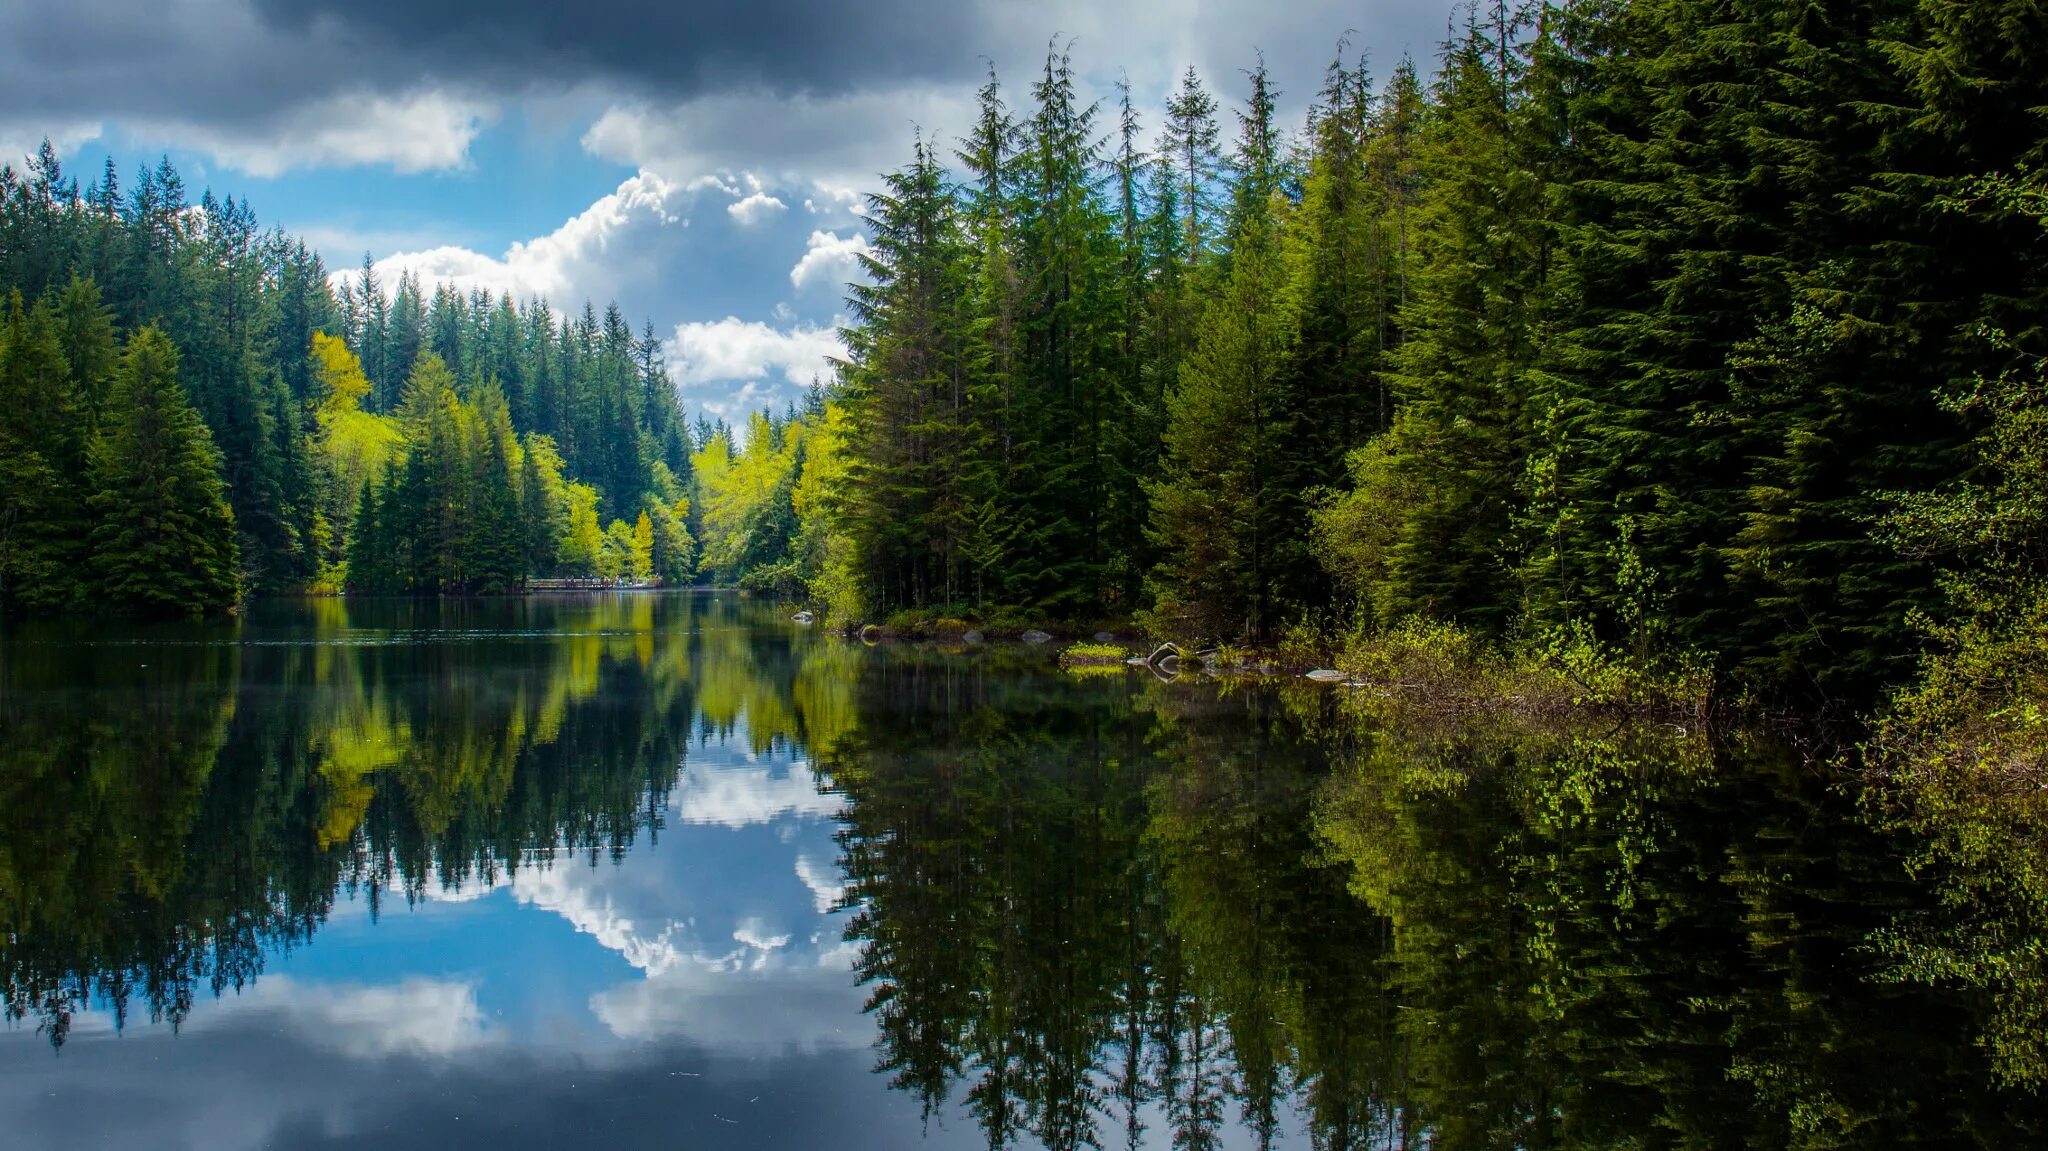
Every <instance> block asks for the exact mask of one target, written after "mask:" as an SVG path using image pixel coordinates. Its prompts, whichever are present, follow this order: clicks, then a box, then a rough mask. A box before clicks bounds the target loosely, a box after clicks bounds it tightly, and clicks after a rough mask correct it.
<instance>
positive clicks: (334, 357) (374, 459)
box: [312, 332, 404, 586]
mask: <svg viewBox="0 0 2048 1151" xmlns="http://www.w3.org/2000/svg"><path fill="white" fill-rule="evenodd" d="M312 359H313V384H314V388H315V389H316V391H317V394H318V395H319V400H320V406H319V408H318V409H317V410H316V412H315V419H316V420H317V422H318V425H319V431H318V433H317V435H316V436H315V438H314V443H313V454H314V461H315V465H316V467H317V468H318V469H319V473H320V492H319V497H320V498H319V503H320V511H319V517H320V525H321V528H322V530H323V533H324V536H325V538H326V541H327V546H326V548H325V549H324V551H323V554H322V556H321V576H320V578H319V583H320V584H321V585H322V586H338V582H339V581H338V573H339V571H340V570H341V566H342V559H343V556H344V554H345V553H346V549H347V531H348V526H349V523H350V520H351V518H352V516H353V514H354V510H355V502H356V499H357V498H358V497H359V496H360V495H361V494H362V490H363V486H364V485H365V484H370V483H374V482H376V481H377V480H378V479H379V478H380V477H381V476H382V475H383V472H384V469H385V467H386V466H387V465H389V464H391V463H392V462H394V461H396V460H397V459H398V455H399V452H400V450H401V449H402V448H403V446H404V444H403V440H402V438H401V437H400V435H399V429H398V422H397V421H396V420H393V419H391V418H389V417H387V416H378V415H372V414H371V413H369V412H366V411H364V410H363V398H364V397H365V396H367V395H369V392H370V381H369V380H368V378H366V377H365V376H364V375H363V365H362V363H361V362H360V361H358V360H357V359H356V356H355V353H354V352H351V351H349V350H348V345H347V344H345V343H343V342H342V341H340V340H338V339H336V338H334V337H333V336H330V335H327V334H326V333H325V332H315V333H314V334H313V351H312Z"/></svg>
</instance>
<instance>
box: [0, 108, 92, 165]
mask: <svg viewBox="0 0 2048 1151" xmlns="http://www.w3.org/2000/svg"><path fill="white" fill-rule="evenodd" d="M104 130H105V126H104V125H102V124H101V123H100V122H99V121H97V120H82V121H78V122H75V123H69V124H32V123H28V122H27V121H20V120H0V165H6V166H8V167H11V168H13V169H14V170H15V171H16V172H22V171H26V170H27V166H28V160H29V158H30V157H32V156H34V155H35V154H36V153H37V152H39V151H41V150H42V146H43V141H44V140H45V139H47V140H49V141H50V146H51V147H53V148H55V149H57V155H58V157H59V158H62V157H65V156H69V155H71V153H72V152H74V151H76V150H77V149H78V146H79V145H80V144H83V143H85V142H86V141H88V140H97V139H99V137H100V135H101V133H102V132H103V131H104Z"/></svg>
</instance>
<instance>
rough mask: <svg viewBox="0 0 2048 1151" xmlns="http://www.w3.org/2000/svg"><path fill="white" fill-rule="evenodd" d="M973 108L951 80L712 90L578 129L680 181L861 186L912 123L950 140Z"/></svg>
mask: <svg viewBox="0 0 2048 1151" xmlns="http://www.w3.org/2000/svg"><path fill="white" fill-rule="evenodd" d="M973 110H974V92H973V89H972V86H971V85H961V84H947V85H943V86H916V87H905V86H901V85H891V86H889V87H886V88H876V89H870V90H863V91H857V92H847V93H843V94H840V95H836V96H819V95H814V94H810V93H796V94H792V95H777V94H774V93H768V92H760V91H730V92H712V93H706V94H704V95H702V96H697V97H693V98H691V99H689V100H686V101H683V102H680V103H654V102H648V101H624V102H620V103H617V104H614V105H613V106H611V107H610V108H608V109H606V110H605V112H604V114H603V115H601V116H599V117H598V119H597V121H596V122H595V123H593V124H592V125H591V126H590V129H589V130H588V131H586V132H585V133H584V134H583V146H584V148H585V149H586V150H588V151H589V152H590V153H591V154H593V155H595V156H598V157H600V158H603V159H607V160H613V161H616V162H618V163H622V164H632V165H634V166H636V167H642V168H647V169H649V170H652V171H657V172H661V173H663V174H664V175H667V176H669V177H671V178H673V179H678V180H684V181H688V180H691V179H695V178H699V177H702V176H704V175H705V174H707V173H716V172H721V171H748V172H755V173H759V174H760V176H761V178H762V179H764V180H766V181H767V182H769V183H770V184H772V185H773V186H776V187H782V188H805V187H814V186H816V185H817V184H819V183H821V182H822V183H824V184H825V185H827V186H829V187H832V188H835V189H837V188H851V187H870V186H872V185H873V183H874V180H875V176H876V174H877V173H880V172H885V171H888V170H890V169H893V168H895V167H897V166H898V165H899V164H901V163H902V162H903V160H904V158H905V157H906V156H907V155H908V154H909V151H910V146H911V141H912V140H913V139H914V138H915V137H916V134H917V133H918V132H919V131H920V130H921V131H923V132H924V133H925V135H926V136H927V137H930V138H934V139H947V140H950V139H952V138H953V137H955V136H958V135H960V134H962V133H964V132H965V131H966V130H967V128H968V126H969V125H970V123H971V122H972V119H973ZM820 194H821V195H823V196H825V198H826V199H828V200H829V199H832V198H833V197H832V196H831V195H830V194H828V193H822V192H821V193H820ZM817 202H818V201H817V199H816V198H815V197H814V198H813V205H814V206H815V205H816V204H817Z"/></svg>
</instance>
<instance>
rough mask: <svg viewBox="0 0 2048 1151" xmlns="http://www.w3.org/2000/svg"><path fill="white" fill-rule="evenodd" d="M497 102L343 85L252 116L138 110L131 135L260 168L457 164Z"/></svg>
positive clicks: (409, 168)
mask: <svg viewBox="0 0 2048 1151" xmlns="http://www.w3.org/2000/svg"><path fill="white" fill-rule="evenodd" d="M491 113H492V105H490V104H487V103H485V102H483V101H480V100H474V99H469V98H466V97H462V96H457V95H454V94H452V93H448V92H442V91H438V90H434V89H421V90H418V91H414V92H410V93H406V94H404V95H400V96H387V95H383V94H381V93H377V92H372V91H367V90H364V91H351V92H341V93H337V94H335V95H333V96H328V97H325V98H323V99H320V100H318V101H315V102H312V103H307V104H299V105H295V106H292V107H290V108H288V109H286V110H285V111H283V112H281V113H280V114H278V115H276V116H272V117H269V118H267V119H265V120H262V121H259V122H256V123H251V124H231V125H213V124H204V123H198V122H179V121H175V120H169V121H165V120H152V119H150V118H148V117H136V118H134V119H131V120H128V121H125V122H124V123H123V125H122V127H123V130H124V131H125V132H126V133H127V134H128V135H131V136H137V137H142V138H156V139H163V140H169V141H172V142H174V143H177V144H180V145H183V146H185V147H189V148H192V149H193V150H195V151H200V152H205V153H207V154H209V155H211V156H213V157H214V158H215V159H216V160H218V161H220V162H221V163H223V164H226V165H227V166H229V167H231V168H237V169H240V170H241V171H243V172H247V173H249V174H250V175H252V176H262V177H272V176H278V175H281V174H283V173H285V172H288V171H292V170H294V169H298V168H317V167H330V166H332V167H341V166H350V165H358V164H388V165H390V166H391V167H392V168H394V169H396V170H398V171H400V172H425V171H431V170H434V169H440V168H457V167H461V166H462V165H464V164H466V163H467V162H468V160H469V145H470V142H471V141H472V140H474V139H476V135H477V132H478V131H479V130H480V129H481V128H482V126H483V124H484V122H485V121H486V120H487V119H489V117H490V115H491Z"/></svg>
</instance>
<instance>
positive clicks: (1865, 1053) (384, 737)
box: [0, 592, 2048, 1151]
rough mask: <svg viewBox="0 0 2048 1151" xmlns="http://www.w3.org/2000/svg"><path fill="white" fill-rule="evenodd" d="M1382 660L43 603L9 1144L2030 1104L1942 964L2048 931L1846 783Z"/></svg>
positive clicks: (1735, 1126) (1937, 1112) (1103, 1136)
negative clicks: (209, 618) (1429, 711)
mask: <svg viewBox="0 0 2048 1151" xmlns="http://www.w3.org/2000/svg"><path fill="white" fill-rule="evenodd" d="M1347 690H1348V689H1344V688H1333V687H1324V686H1320V685H1313V684H1307V683H1304V682H1300V681H1290V682H1287V683H1280V684H1254V683H1217V682H1202V681H1199V680H1187V679H1184V680H1178V681H1174V682H1164V681H1161V680H1160V679H1158V678H1157V677H1155V676H1153V675H1151V674H1150V673H1148V672H1145V671H1141V670H1132V669H1124V668H1110V669H1095V670H1091V671H1090V672H1088V673H1085V674H1082V673H1075V672H1066V671H1062V670H1060V669H1059V668H1058V667H1057V665H1056V663H1055V659H1054V652H1053V651H1051V650H1050V649H1045V648H1032V647H1028V646H1024V645H1019V644H991V645H987V646H982V647H974V648H968V647H958V648H946V647H939V646H925V645H908V644H884V645H879V646H874V647H868V646H864V645H861V644H858V643H852V642H848V641H845V640H842V639H838V638H835V637H831V636H828V635H824V634H821V633H819V632H818V631H817V630H815V629H809V628H805V627H802V626H800V625H797V624H795V623H793V622H791V621H789V620H788V619H787V612H785V611H782V610H778V609H776V608H774V607H773V606H771V605H767V604H763V603H761V602H758V601H750V600H747V599H744V598H741V597H738V596H735V595H729V594H712V593H680V592H678V593H615V594H563V595H558V596H536V597H533V598H529V599H524V600H499V601H447V602H439V603H435V602H411V601H374V600H373V601H350V602H342V601H335V600H326V601H309V602H264V603H258V604H256V605H254V607H253V608H252V609H251V610H250V612H249V613H248V615H247V617H246V618H245V619H243V620H241V621H239V622H235V623H231V624H210V625H202V624H180V625H164V626H160V627H149V628H143V627H116V626H112V625H97V626H94V625H76V624H21V625H15V626H13V627H12V628H11V629H10V630H9V631H8V632H7V633H6V634H5V637H4V639H0V971H4V973H5V981H6V994H7V1010H8V1015H9V1019H10V1026H9V1027H8V1028H7V1029H5V1030H4V1031H0V1145H4V1146H6V1147H9V1148H13V1149H16V1151H22V1149H31V1148H46V1147H47V1148H85V1147H146V1148H155V1147H166V1148H186V1147H189V1148H205V1149H210V1151H213V1149H219V1151H226V1149H236V1148H256V1147H289V1148H300V1147H316V1148H317V1147H356V1146H371V1145H374V1146H377V1147H380V1148H407V1147H422V1148H427V1147H432V1148H454V1147H485V1148H491V1149H492V1151H509V1149H512V1148H527V1147H533V1148H542V1147H548V1148H556V1147H583V1146H592V1147H595V1146H604V1147H690V1148H727V1147H733V1148H737V1147H792V1148H822V1147H833V1148H869V1147H872V1148H896V1147H909V1146H929V1147H933V1148H951V1147H985V1146H1017V1147H1038V1146H1045V1147H1054V1148H1071V1147H1083V1146H1091V1147H1092V1146H1099V1147H1159V1148H1168V1147H1172V1148H1182V1147H1186V1148H1203V1147H1217V1148H1236V1147H1260V1146H1281V1147H1329V1148H1369V1147H1370V1148H1381V1147H1401V1148H1420V1147H1439V1148H1466V1147H1473V1148H1496V1147H1498V1148H1507V1147H1528V1148H1550V1147H1559V1148H1562V1147H1574V1148H1596V1147H1597V1148H1610V1147H1613V1148H1620V1147H1631V1148H1634V1147H1642V1148H1651V1147H1727V1148H1744V1147H1758V1148H1780V1147H1835V1146H1841V1147H1869V1148H1893V1147H1903V1146H1928V1147H1971V1148H1975V1147H1982V1148H2011V1147H2026V1146H2048V1108H2044V1106H2043V1098H2042V1096H2041V1094H2040V1093H2039V1092H2038V1091H2037V1090H2036V1088H2035V1086H2034V1084H2035V1083H2036V1082H2037V1079H2036V1078H2034V1077H2032V1076H2031V1073H2030V1071H2029V1068H2030V1067H2031V1066H2032V1064H2030V1063H2029V1062H2028V1060H2029V1059H2031V1058H2033V1057H2034V1056H2035V1055H2036V1054H2037V1053H2036V1052H2034V1051H2032V1050H2031V1049H2028V1047H2027V1044H2028V1042H2029V1040H2028V1034H2029V1033H2028V1031H2027V1026H2026V1025H2025V1020H2027V1019H2030V1018H2033V1017H2032V1016H2029V1015H2027V1014H2026V1005H2027V1003H2029V1002H2039V1001H2040V1000H2039V998H2038V996H2039V991H2038V988H2039V986H2040V983H2039V980H2038V977H2033V978H2034V982H2032V983H2029V982H2028V981H2027V979H2026V978H2021V977H2015V978H2014V979H2012V980H2011V985H2010V986H2009V987H2005V988H2004V989H2003V990H2000V989H1997V988H1993V989H1986V988H1984V987H1972V988H1960V987H1958V986H1956V985H1955V984H1954V982H1953V981H1945V980H1941V979H1934V980H1931V981H1930V980H1926V979H1919V980H1916V979H1913V978H1909V977H1908V976H1910V975H1912V974H1913V973H1914V972H1915V971H1919V970H1923V969H1924V966H1925V964H1924V962H1922V961H1925V960H1927V958H1928V957H1929V956H1936V957H1939V956H1944V955H1951V954H1953V953H1955V952H1956V950H1957V949H1958V948H1966V945H1968V941H1969V940H1981V939H1982V938H1986V937H1987V936H1986V933H1987V932H1988V933H1991V934H1992V935H1996V936H1998V938H1999V940H2000V946H2001V947H2002V948H2004V951H2002V952H2001V954H2005V953H2012V954H2024V955H2034V956H2038V955H2040V954H2042V953H2043V949H2042V948H2041V947H2040V940H2038V939H2037V938H2035V937H2033V936H2032V935H2027V936H2026V937H2025V938H2020V939H2015V938H2014V937H2013V935H2014V932H2016V931H2021V930H2023V928H2020V927H2016V926H2015V924H2020V923H2023V922H2024V919H2023V917H2018V916H2007V917H2006V918H2003V919H2001V918H1999V913H1998V911H1997V907H1996V904H1997V900H1996V898H1995V893H1994V895H1993V896H1981V897H1977V896H1973V897H1968V898H1963V897H1958V896H1956V895H1955V894H1954V893H1955V892H1957V891H1967V890H1969V884H1968V883H1967V879H1968V877H1967V876H1955V875H1942V876H1935V875H1931V874H1930V872H1929V869H1928V867H1925V866H1921V867H1918V868H1917V869H1916V868H1913V867H1909V863H1911V862H1912V861H1914V860H1916V859H1919V858H1921V854H1922V853H1921V851H1920V848H1921V845H1919V844H1917V843H1916V842H1915V841H1913V839H1912V838H1911V836H1910V835H1909V834H1907V833H1906V832H1904V831H1901V830H1899V829H1897V828H1894V827H1890V826H1888V825H1884V824H1883V823H1882V822H1881V821H1880V820H1878V819H1877V818H1876V817H1875V816H1874V815H1873V814H1872V810H1873V809H1872V806H1871V805H1869V804H1867V803H1864V802H1862V801H1861V797H1859V796H1858V795H1857V794H1856V791H1855V789H1854V788H1853V787H1847V786H1842V785H1840V784H1838V783H1833V782H1831V781H1830V779H1829V778H1828V775H1827V773H1826V772H1824V771H1822V770H1820V769H1817V768H1815V767H1813V766H1811V765H1809V764H1807V763H1805V762H1804V761H1802V759H1801V757H1800V756H1798V755H1796V754H1794V753H1793V752H1791V751H1790V750H1787V749H1786V748H1785V747H1783V746H1781V745H1779V744H1778V743H1776V742H1774V741H1771V740H1765V739H1727V740H1716V741H1711V742H1710V741H1707V740H1703V739H1701V738H1700V737H1698V736H1697V735H1696V734H1695V733H1681V732H1678V731H1675V730H1673V729H1671V728H1668V727H1654V726H1652V727H1646V728H1643V729H1640V730H1638V729H1633V728H1627V727H1616V726H1614V725H1611V724H1603V725H1597V726H1595V727H1593V728H1591V729H1589V730H1583V731H1555V730H1523V729H1518V728H1516V727H1515V726H1514V725H1512V724H1503V723H1491V724H1484V725H1458V724H1453V723H1448V722H1435V723H1431V722H1420V723H1416V724H1413V725H1381V726H1375V725H1373V724H1371V723H1367V722H1361V721H1360V719H1359V718H1358V717H1357V716H1356V715H1353V714H1351V713H1350V712H1349V711H1347V710H1346V708H1345V707H1344V703H1345V699H1344V693H1345V692H1346V691H1347ZM1973 900H1974V902H1973ZM1987 906H1988V907H1989V908H1990V909H1989V910H1987V909H1986V908H1987ZM1959 940H1961V941H1964V942H1963V943H1958V942H1957V941H1959ZM1945 949H1946V950H1945ZM1916 963H1919V964H1920V966H1916ZM2036 963H2038V959H2037V960H2036ZM2030 994H2032V995H2035V996H2036V997H2037V998H2036V999H2034V1000H2027V998H2026V997H2027V996H2028V995H2030ZM2015 1004H2018V1006H2015ZM2016 1012H2017V1014H2015V1013H2016ZM2014 1019H2018V1020H2020V1021H2021V1023H2020V1024H2014V1023H2013V1020H2014Z"/></svg>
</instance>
